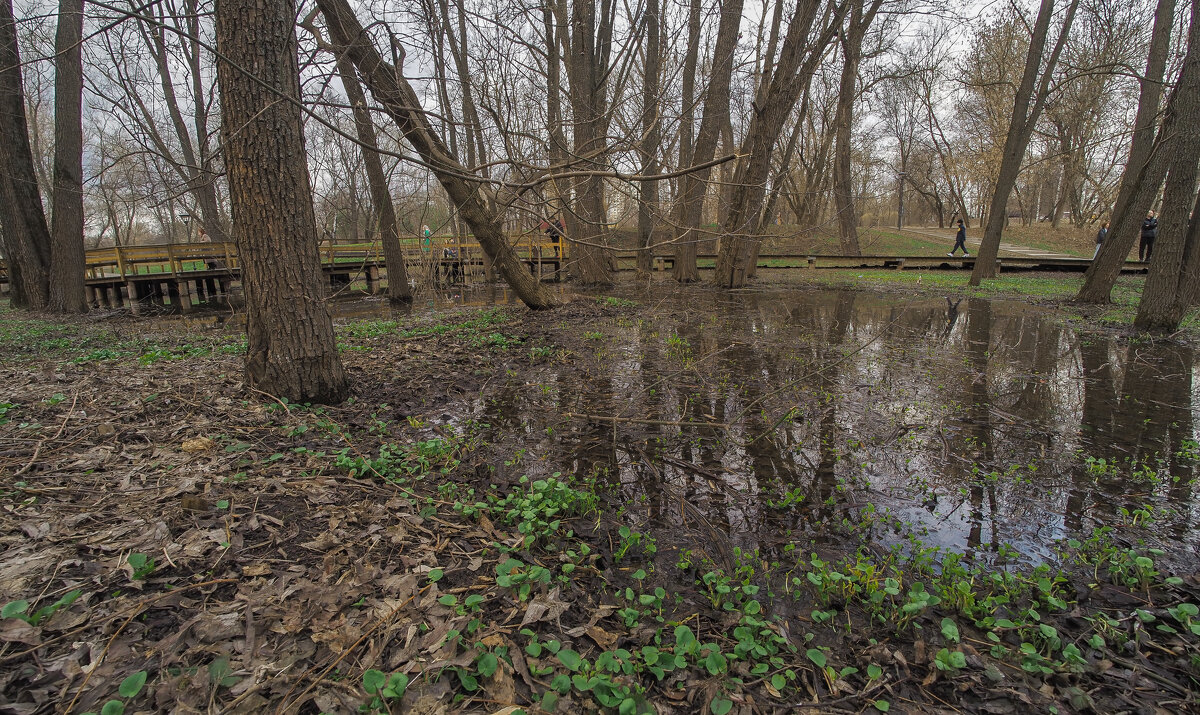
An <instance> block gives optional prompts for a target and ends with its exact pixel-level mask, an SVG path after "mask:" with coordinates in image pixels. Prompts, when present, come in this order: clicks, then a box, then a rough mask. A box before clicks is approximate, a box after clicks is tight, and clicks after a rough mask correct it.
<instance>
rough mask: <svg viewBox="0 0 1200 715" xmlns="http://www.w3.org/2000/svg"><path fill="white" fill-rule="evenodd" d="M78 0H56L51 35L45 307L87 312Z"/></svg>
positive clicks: (81, 5)
mask: <svg viewBox="0 0 1200 715" xmlns="http://www.w3.org/2000/svg"><path fill="white" fill-rule="evenodd" d="M82 43H83V0H60V2H59V5H58V31H57V33H55V38H54V54H55V59H54V198H53V202H54V212H53V213H52V214H51V218H50V228H51V231H50V310H52V311H54V312H56V313H86V312H87V309H88V306H87V299H86V297H85V295H84V290H83V279H84V270H85V266H84V249H83V52H82V50H81V45H82Z"/></svg>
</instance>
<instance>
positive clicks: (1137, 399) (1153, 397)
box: [473, 288, 1200, 560]
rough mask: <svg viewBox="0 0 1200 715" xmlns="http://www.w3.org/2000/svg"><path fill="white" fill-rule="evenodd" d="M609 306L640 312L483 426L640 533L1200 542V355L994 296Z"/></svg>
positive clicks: (752, 540)
mask: <svg viewBox="0 0 1200 715" xmlns="http://www.w3.org/2000/svg"><path fill="white" fill-rule="evenodd" d="M621 295H622V296H623V297H626V298H628V299H631V300H636V301H637V302H638V303H639V306H638V307H637V308H635V309H633V310H632V311H630V312H629V313H628V314H627V316H626V317H623V318H620V319H616V320H612V319H609V320H606V321H600V322H599V323H597V324H595V325H587V326H579V327H578V330H579V331H580V333H581V334H582V337H584V338H585V345H586V346H590V349H591V350H593V351H594V354H585V353H584V350H577V353H578V354H577V356H576V359H575V360H571V361H554V360H548V361H544V362H543V363H542V364H540V365H539V366H538V367H537V368H536V373H535V374H534V376H533V378H532V379H529V377H528V376H523V377H522V379H521V380H520V381H512V380H510V382H509V383H508V384H505V385H502V386H497V387H493V388H489V392H488V393H487V394H486V395H485V396H484V397H483V398H482V399H481V400H479V401H478V402H477V403H476V404H475V407H474V409H475V413H476V414H474V415H473V417H475V418H476V419H480V420H483V421H485V422H488V423H490V424H491V425H493V426H494V427H496V428H497V432H496V438H497V439H505V440H506V441H507V440H511V443H510V444H508V445H507V448H508V449H509V451H511V452H513V453H514V454H517V455H518V456H521V455H528V457H527V459H528V460H529V463H526V464H521V465H519V466H516V467H514V468H515V469H523V470H526V471H529V472H530V473H535V472H536V471H537V470H539V469H544V468H545V467H544V466H539V465H537V464H532V463H531V462H533V459H532V456H533V455H549V458H548V459H546V460H545V462H544V464H556V463H557V464H558V465H559V467H556V468H561V466H562V465H569V468H570V469H571V471H573V472H574V473H577V474H589V473H596V474H598V475H600V478H601V479H607V480H611V481H614V482H619V485H620V488H621V490H622V494H623V495H624V497H625V503H626V505H627V506H626V509H627V516H626V519H628V520H631V521H633V522H634V523H640V524H642V525H643V526H646V527H647V528H654V527H657V530H660V531H661V530H667V531H668V532H669V531H670V530H675V532H677V533H681V534H687V535H688V538H692V539H706V538H707V537H708V536H713V538H716V536H715V535H714V532H717V533H719V534H720V535H721V540H723V541H726V542H727V543H730V544H732V545H736V546H740V547H742V548H743V549H754V548H759V549H763V550H764V552H769V551H772V550H773V549H774V548H775V547H777V546H778V545H780V544H783V543H788V542H791V541H793V540H794V538H795V536H796V535H798V534H806V535H808V536H810V537H811V538H813V539H815V540H816V542H817V543H820V542H821V540H822V539H823V538H826V535H827V534H830V533H833V532H835V531H837V532H838V533H845V531H846V529H851V530H854V529H860V530H867V533H869V534H870V536H871V540H872V541H874V542H876V543H879V544H882V545H884V546H886V545H889V544H896V543H901V542H903V541H904V539H905V538H907V535H908V534H911V533H916V534H918V535H919V536H920V539H921V541H922V542H923V543H924V544H925V545H926V546H929V545H934V546H941V547H946V548H950V549H954V550H957V551H966V552H970V553H973V554H974V555H975V556H977V557H980V558H984V559H990V558H993V557H994V556H995V555H996V554H997V552H1000V551H1001V550H1002V549H1001V545H1004V544H1009V545H1012V546H1013V547H1015V548H1016V549H1018V550H1019V551H1021V552H1022V553H1023V554H1025V556H1026V557H1027V558H1029V559H1032V560H1040V559H1043V558H1047V557H1050V556H1051V555H1052V553H1053V551H1052V549H1053V546H1054V544H1055V543H1056V542H1057V541H1059V540H1061V539H1063V538H1066V537H1069V536H1075V535H1080V534H1084V535H1086V534H1089V533H1090V532H1091V530H1092V529H1093V528H1094V527H1096V526H1100V525H1110V526H1114V527H1117V528H1120V527H1121V526H1123V525H1127V524H1130V523H1134V522H1135V521H1136V522H1138V523H1145V522H1147V520H1149V521H1150V522H1151V523H1152V524H1153V525H1154V526H1153V529H1154V533H1156V534H1157V535H1158V536H1159V537H1160V538H1161V539H1162V540H1163V541H1164V542H1177V544H1176V545H1178V543H1179V542H1181V543H1183V544H1188V545H1190V546H1192V547H1195V546H1196V545H1197V541H1198V539H1197V534H1198V532H1197V528H1196V527H1197V525H1196V516H1197V514H1196V508H1195V506H1194V500H1193V498H1192V493H1193V489H1194V486H1193V483H1192V482H1193V480H1194V478H1195V476H1196V469H1195V464H1196V463H1197V461H1198V460H1200V447H1198V446H1197V444H1196V439H1197V435H1196V420H1195V419H1194V413H1195V410H1196V405H1197V399H1196V397H1197V396H1196V385H1195V380H1194V379H1193V375H1194V373H1195V371H1196V365H1195V362H1196V360H1195V355H1194V354H1193V351H1192V350H1191V349H1190V348H1189V347H1186V346H1182V345H1179V344H1162V343H1160V344H1149V343H1146V344H1137V343H1132V344H1131V343H1130V342H1129V341H1127V340H1126V341H1120V340H1118V339H1116V338H1115V337H1111V336H1106V335H1103V334H1095V333H1079V332H1076V331H1075V330H1073V329H1072V328H1070V327H1069V326H1067V325H1066V323H1065V321H1062V320H1053V319H1050V318H1051V317H1052V316H1049V315H1048V314H1047V313H1046V311H1045V310H1043V309H1039V308H1035V307H1031V306H1028V305H1025V304H1021V303H1006V302H995V301H988V300H983V299H962V300H949V299H922V300H915V301H906V300H903V299H897V298H892V297H887V296H879V295H874V294H869V293H855V292H839V291H786V290H781V291H777V292H757V293H743V294H721V293H714V292H707V291H704V290H687V289H680V290H676V289H673V288H672V289H667V290H666V291H657V292H655V293H653V294H651V293H646V292H642V293H638V292H625V293H622V294H621ZM547 320H550V321H553V320H554V317H553V315H552V314H550V315H548V316H547ZM585 331H586V332H585ZM586 349H588V348H585V350H586ZM514 435H515V436H514ZM564 471H566V470H564ZM1138 510H1141V513H1139V512H1138ZM835 526H836V527H837V529H835V528H834V527H835Z"/></svg>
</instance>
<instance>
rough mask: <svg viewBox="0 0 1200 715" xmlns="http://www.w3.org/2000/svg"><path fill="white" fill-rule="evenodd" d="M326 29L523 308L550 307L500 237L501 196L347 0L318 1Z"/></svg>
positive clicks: (534, 280) (550, 302) (546, 295)
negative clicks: (435, 120)
mask: <svg viewBox="0 0 1200 715" xmlns="http://www.w3.org/2000/svg"><path fill="white" fill-rule="evenodd" d="M317 6H318V7H320V8H321V14H322V15H324V16H325V22H326V23H327V24H328V26H329V37H330V41H331V42H332V43H333V44H334V45H335V46H336V50H337V51H338V52H339V53H342V52H344V53H346V56H347V57H349V59H350V60H351V61H352V62H353V63H354V66H355V67H356V68H357V69H358V72H359V75H360V76H361V77H362V80H363V83H364V84H366V86H367V88H368V89H370V90H371V94H372V95H373V96H374V97H375V100H376V101H377V102H379V104H380V105H381V106H382V107H383V110H384V111H385V112H387V114H388V115H389V116H390V117H391V118H392V121H394V122H395V123H396V125H397V127H398V128H399V129H400V131H401V132H402V133H403V135H404V138H405V139H407V140H408V143H409V144H411V145H412V147H413V149H414V150H416V152H417V154H418V155H420V157H421V160H422V161H424V162H425V163H426V164H428V165H429V166H430V168H431V169H432V171H433V173H434V175H435V176H436V177H437V179H438V181H439V182H440V183H441V185H442V188H443V189H445V190H446V193H447V194H448V195H449V197H450V200H451V202H453V204H454V206H455V207H457V208H458V211H459V214H460V215H461V216H462V218H463V221H465V222H466V224H467V225H468V226H470V228H471V231H472V233H474V234H475V239H476V240H477V241H479V245H480V246H481V247H482V248H483V250H484V252H485V253H486V254H487V256H488V257H489V258H490V259H491V260H492V261H493V263H494V265H495V266H496V268H497V270H499V271H500V275H501V276H503V277H504V280H505V281H506V282H507V283H508V285H509V286H511V287H512V289H513V292H514V293H516V294H517V297H518V298H520V299H521V301H522V302H524V303H525V305H527V306H529V307H530V308H534V309H541V308H552V307H554V306H555V305H556V304H557V301H556V300H555V298H554V296H553V295H552V294H551V293H550V291H548V290H546V289H545V288H544V287H543V286H542V285H541V283H540V282H539V281H538V280H537V278H535V277H534V276H532V275H530V273H529V271H528V270H527V269H526V268H525V266H524V264H522V263H521V261H520V259H519V258H518V257H517V254H516V252H515V251H514V250H513V248H512V246H511V245H509V243H508V239H507V238H506V237H505V235H504V230H503V228H504V223H503V218H504V216H503V211H502V210H501V208H500V207H501V206H503V204H504V202H503V200H502V199H501V197H499V196H497V195H496V193H495V192H493V191H491V190H490V189H489V188H488V187H487V186H486V185H485V184H481V183H478V182H476V181H474V180H473V179H472V178H470V175H469V173H468V171H467V169H466V168H465V167H463V165H462V164H461V163H460V162H459V161H458V159H457V158H456V157H455V156H454V155H453V154H451V153H450V150H449V149H448V148H447V147H446V145H445V144H444V143H443V142H442V141H441V140H440V139H439V138H438V137H437V135H436V134H435V133H434V132H433V129H432V128H431V127H430V125H429V122H428V120H427V119H426V118H425V115H424V112H423V111H422V109H421V102H420V99H419V98H418V97H417V93H416V91H414V90H413V88H412V85H411V84H409V83H408V80H406V79H405V78H404V76H403V75H402V74H401V72H400V71H401V69H402V68H401V67H392V66H391V65H390V64H388V63H387V62H385V61H384V60H383V57H381V56H380V54H379V52H378V50H376V49H375V47H374V46H373V45H372V44H371V43H370V41H369V39H368V36H367V34H366V31H365V30H364V29H363V26H362V24H360V23H359V21H358V18H356V17H355V16H354V11H353V10H352V9H351V8H350V5H349V3H347V2H346V0H317Z"/></svg>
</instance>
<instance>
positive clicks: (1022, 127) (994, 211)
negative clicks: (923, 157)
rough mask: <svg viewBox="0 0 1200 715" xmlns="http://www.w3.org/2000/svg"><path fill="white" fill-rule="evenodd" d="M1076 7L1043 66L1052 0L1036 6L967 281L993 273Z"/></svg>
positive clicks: (976, 282) (1073, 5) (1075, 1)
mask: <svg viewBox="0 0 1200 715" xmlns="http://www.w3.org/2000/svg"><path fill="white" fill-rule="evenodd" d="M1078 7H1079V0H1071V4H1070V5H1069V6H1067V11H1066V16H1065V17H1064V18H1063V21H1062V25H1061V27H1060V29H1059V33H1058V39H1057V41H1056V43H1055V46H1054V50H1053V51H1052V52H1051V53H1050V58H1049V59H1048V60H1047V61H1046V64H1045V67H1044V68H1043V67H1042V55H1043V53H1044V52H1045V50H1046V38H1047V36H1048V35H1049V34H1050V22H1051V20H1052V19H1053V16H1054V0H1042V3H1041V7H1040V8H1039V10H1038V16H1037V21H1036V22H1035V23H1034V26H1033V35H1032V36H1031V37H1030V39H1029V52H1028V54H1027V55H1026V57H1025V71H1024V73H1023V74H1022V76H1021V84H1020V86H1019V87H1018V88H1017V94H1016V97H1014V99H1013V112H1012V118H1011V119H1010V120H1009V125H1008V135H1007V136H1006V137H1005V139H1004V150H1003V153H1002V154H1001V158H1000V172H999V174H998V176H997V178H996V190H995V192H994V193H993V194H992V202H991V208H990V209H989V210H988V217H987V225H986V228H985V229H984V234H983V243H982V244H981V245H980V247H979V256H978V258H976V259H975V269H974V270H973V271H971V281H970V284H971V285H973V286H977V285H979V284H980V283H981V282H982V281H983V279H984V278H995V277H996V256H997V255H998V254H999V253H1000V237H1001V235H1002V234H1003V233H1004V224H1005V220H1006V219H1007V217H1008V197H1009V196H1010V195H1011V194H1012V189H1013V185H1014V184H1016V182H1017V176H1018V175H1019V174H1020V173H1021V162H1022V161H1023V160H1024V158H1025V150H1026V149H1027V148H1028V147H1029V138H1030V137H1031V136H1032V135H1033V129H1034V127H1035V126H1037V121H1038V117H1039V116H1040V115H1041V113H1042V108H1043V107H1045V105H1046V99H1047V98H1048V97H1049V94H1050V80H1051V77H1052V76H1053V74H1054V67H1055V65H1056V64H1058V57H1059V55H1060V54H1061V53H1062V49H1063V46H1064V45H1065V44H1066V41H1067V37H1068V36H1069V35H1070V32H1071V24H1072V22H1073V21H1074V19H1075V10H1076V9H1077V8H1078ZM1039 72H1041V78H1040V80H1039V77H1038V74H1039ZM1035 92H1036V95H1035Z"/></svg>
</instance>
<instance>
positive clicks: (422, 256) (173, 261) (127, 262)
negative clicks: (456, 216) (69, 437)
mask: <svg viewBox="0 0 1200 715" xmlns="http://www.w3.org/2000/svg"><path fill="white" fill-rule="evenodd" d="M510 241H512V242H513V248H514V249H515V250H516V251H517V255H518V257H520V258H521V260H531V261H536V260H539V259H541V260H554V259H556V258H560V257H565V254H566V251H567V247H566V243H565V242H563V241H551V240H550V238H549V237H547V236H545V235H543V234H538V233H525V234H521V235H517V236H512V237H510ZM422 243H423V245H418V244H417V243H415V242H408V243H406V244H405V245H404V246H403V251H404V256H405V259H406V260H408V261H411V262H420V261H422V260H442V259H445V258H448V257H450V256H454V257H456V258H460V259H462V260H480V259H482V255H483V253H482V250H481V249H480V247H479V244H477V243H475V242H474V241H473V240H466V241H462V242H461V243H460V241H459V240H458V239H455V238H454V237H452V236H435V237H432V238H431V239H429V241H428V242H427V243H425V242H422ZM319 250H320V255H321V262H322V263H323V264H325V265H334V264H346V265H351V264H353V263H354V262H355V261H361V262H364V263H380V262H382V261H383V248H382V246H381V245H380V244H379V243H378V242H374V243H336V244H335V243H322V244H321V245H320V249H319ZM237 267H238V254H237V246H236V245H235V244H234V243H233V242H231V241H227V242H221V243H168V244H159V245H154V246H117V247H113V248H97V249H92V250H90V251H88V252H87V254H86V258H85V268H86V271H87V277H88V278H112V277H120V278H122V279H124V278H126V277H129V276H145V275H151V274H157V273H161V274H165V275H176V274H179V273H186V272H189V271H203V270H220V269H225V268H237Z"/></svg>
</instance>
